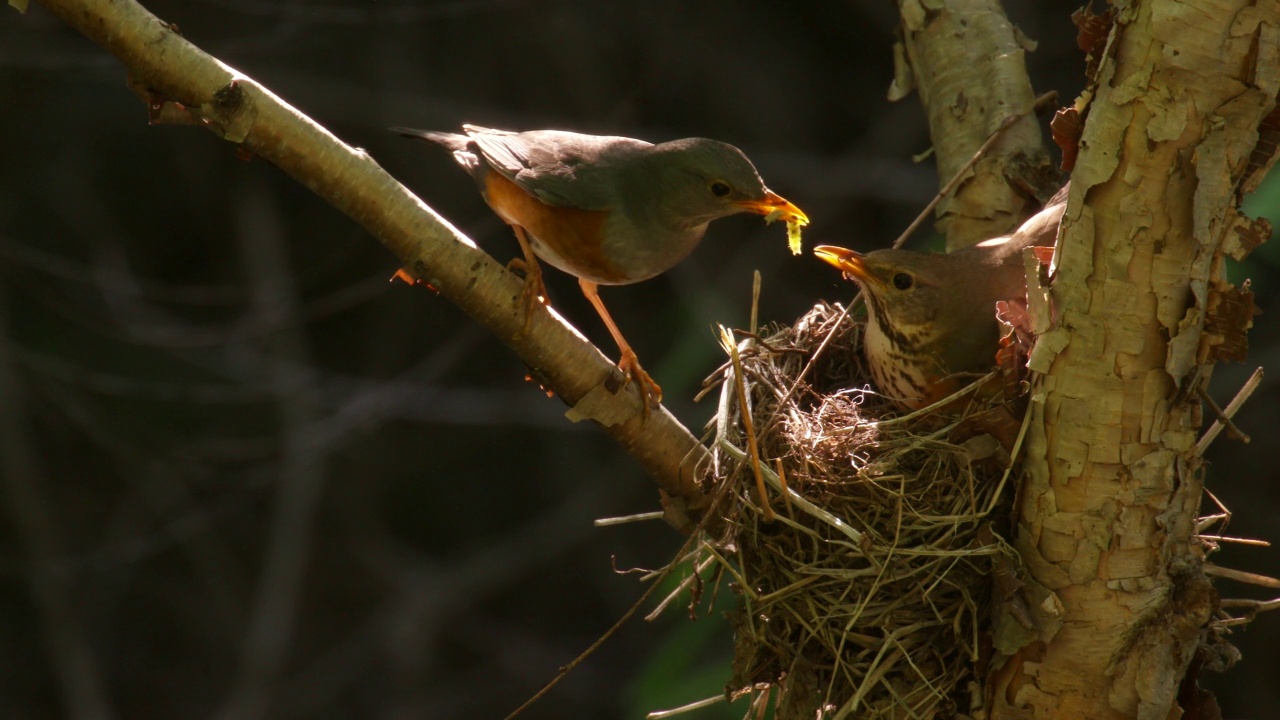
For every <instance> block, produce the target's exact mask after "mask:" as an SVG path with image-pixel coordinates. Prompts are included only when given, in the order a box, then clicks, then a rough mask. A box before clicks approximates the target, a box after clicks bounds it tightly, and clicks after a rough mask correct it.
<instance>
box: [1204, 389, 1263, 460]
mask: <svg viewBox="0 0 1280 720" xmlns="http://www.w3.org/2000/svg"><path fill="white" fill-rule="evenodd" d="M1261 384H1262V368H1258V369H1257V370H1254V371H1253V374H1252V375H1250V376H1249V379H1248V380H1246V381H1245V383H1244V385H1243V386H1241V388H1240V392H1238V393H1236V396H1235V397H1234V398H1232V399H1231V402H1229V403H1227V406H1226V407H1225V408H1223V409H1222V412H1221V413H1219V415H1218V419H1217V420H1214V421H1213V425H1211V426H1209V429H1208V430H1207V431H1205V434H1204V436H1203V437H1201V438H1200V442H1198V443H1196V452H1197V453H1198V454H1200V455H1204V452H1205V450H1208V449H1209V445H1210V444H1211V443H1212V442H1213V441H1214V439H1215V438H1217V437H1218V433H1221V432H1222V428H1223V427H1224V424H1223V422H1222V421H1223V420H1226V421H1227V422H1230V421H1231V418H1233V417H1235V415H1236V413H1237V412H1239V411H1240V407H1241V406H1242V405H1244V404H1245V402H1246V401H1247V400H1248V399H1249V396H1250V395H1252V394H1253V391H1254V390H1257V389H1258V386H1259V385H1261ZM1242 434H1243V433H1242Z"/></svg>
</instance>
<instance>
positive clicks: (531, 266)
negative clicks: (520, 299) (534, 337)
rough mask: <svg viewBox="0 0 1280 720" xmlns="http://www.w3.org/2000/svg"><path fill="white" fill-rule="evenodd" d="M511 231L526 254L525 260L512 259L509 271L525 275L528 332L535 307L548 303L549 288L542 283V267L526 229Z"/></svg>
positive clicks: (517, 226) (518, 227) (514, 227)
mask: <svg viewBox="0 0 1280 720" xmlns="http://www.w3.org/2000/svg"><path fill="white" fill-rule="evenodd" d="M511 229H512V230H514V231H515V233H516V240H518V241H520V250H521V252H523V253H524V259H523V260H521V259H520V258H512V259H511V261H510V262H508V263H507V269H508V270H519V271H521V272H523V273H524V293H523V295H524V330H525V331H527V330H528V329H529V321H530V320H531V319H532V318H533V308H534V305H535V304H536V303H542V304H544V305H545V304H546V303H547V286H546V285H544V284H543V282H542V266H540V265H539V264H538V256H537V255H534V254H533V246H532V245H530V244H529V237H528V236H527V235H525V232H524V228H522V227H520V226H519V225H512V226H511Z"/></svg>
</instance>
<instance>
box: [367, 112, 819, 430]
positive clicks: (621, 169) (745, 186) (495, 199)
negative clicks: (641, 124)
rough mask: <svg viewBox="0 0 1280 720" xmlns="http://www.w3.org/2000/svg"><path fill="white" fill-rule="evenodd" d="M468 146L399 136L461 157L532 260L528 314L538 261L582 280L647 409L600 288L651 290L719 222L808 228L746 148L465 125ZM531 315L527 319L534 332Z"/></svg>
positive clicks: (437, 136) (652, 389) (412, 133)
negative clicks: (763, 220) (740, 217)
mask: <svg viewBox="0 0 1280 720" xmlns="http://www.w3.org/2000/svg"><path fill="white" fill-rule="evenodd" d="M462 129H463V131H464V132H465V134H461V135H460V134H454V133H443V132H431V131H426V130H413V129H410V128H392V130H393V131H394V132H397V133H399V134H401V135H405V136H407V137H411V138H417V139H420V140H426V141H428V142H432V143H436V144H438V145H442V146H444V147H445V148H447V149H449V150H451V151H453V157H454V160H456V161H457V162H458V164H459V165H461V166H462V167H463V168H464V169H465V170H466V171H467V172H468V173H470V174H471V177H472V178H473V179H474V180H475V181H476V184H477V185H479V186H480V193H481V194H482V195H483V196H484V199H485V201H486V202H487V203H489V207H491V208H493V211H494V212H496V213H497V214H498V216H499V217H501V218H502V219H503V220H504V221H506V223H507V224H508V225H510V226H511V227H512V229H513V230H514V231H515V235H516V239H517V240H519V241H520V248H521V250H522V251H523V252H524V260H523V262H521V261H519V260H518V259H517V260H515V261H513V263H512V264H513V265H516V266H520V265H523V267H524V270H525V293H524V294H525V302H526V303H528V305H526V310H527V311H529V310H531V309H532V303H534V302H536V301H538V300H539V299H540V298H543V297H545V291H544V288H543V286H542V276H541V271H540V270H539V268H538V261H537V259H538V258H541V259H543V260H545V261H547V262H548V263H550V264H552V265H554V266H555V267H557V268H559V269H561V270H563V271H564V272H567V273H569V274H570V275H573V276H575V277H577V278H578V284H579V285H580V286H581V287H582V293H583V294H584V295H586V296H587V299H588V300H590V301H591V304H592V305H594V306H595V308H596V311H597V312H599V313H600V318H601V319H602V320H604V324H605V326H606V327H608V328H609V333H610V334H611V335H613V339H614V341H615V342H616V343H617V344H618V350H619V353H620V355H621V358H620V359H619V361H618V369H619V370H621V371H622V373H623V374H624V376H625V377H626V378H627V380H628V381H630V380H631V379H632V378H634V379H635V380H636V382H637V385H639V387H640V391H641V394H642V396H643V397H644V398H645V403H646V404H645V407H646V408H647V407H648V403H649V402H657V401H661V399H662V388H660V387H659V386H658V384H657V383H656V382H654V380H653V378H651V377H649V374H648V373H647V372H645V371H644V369H643V368H641V367H640V361H639V359H638V358H637V357H636V354H635V352H634V351H633V350H632V349H631V345H630V344H629V343H627V341H626V338H624V337H623V336H622V333H621V332H620V331H619V330H618V327H617V325H615V324H614V322H613V318H611V317H610V316H609V312H608V310H606V309H605V307H604V302H603V301H601V299H600V295H599V292H598V287H599V286H600V285H626V284H629V283H636V282H640V281H641V280H647V279H649V278H651V277H653V276H655V275H658V274H660V273H662V272H665V271H666V270H668V269H670V268H671V267H672V266H673V265H675V264H676V263H678V262H680V261H681V260H683V259H684V258H685V257H686V256H687V255H688V254H689V253H690V252H692V251H693V249H694V247H696V246H697V244H698V242H699V241H700V240H702V236H703V234H705V233H706V231H707V224H708V223H710V222H711V221H712V220H716V219H718V218H722V217H726V216H728V215H733V214H735V213H741V212H750V213H757V214H760V215H766V216H768V217H769V219H771V220H772V219H781V220H785V221H787V222H788V223H799V224H801V225H804V224H807V223H808V218H807V217H805V214H804V213H803V212H801V211H800V209H799V208H797V207H796V206H795V205H792V204H791V203H790V202H787V201H786V200H784V199H783V198H782V197H780V196H778V195H777V194H775V193H773V192H771V191H770V190H769V189H768V188H766V187H765V186H764V182H763V181H762V180H761V179H760V175H759V173H757V172H756V169H755V166H754V165H752V164H751V161H750V160H748V159H747V156H746V155H744V154H743V153H742V151H741V150H739V149H738V148H736V147H734V146H732V145H728V144H726V143H722V142H717V141H715V140H708V139H706V138H687V139H684V140H672V141H670V142H664V143H659V144H657V145H654V144H652V143H648V142H645V141H643V140H633V139H631V138H625V137H606V136H598V135H582V134H579V133H572V132H564V131H560V130H532V131H529V132H509V131H506V130H492V129H489V128H483V127H478V126H476V125H463V126H462ZM528 317H529V315H526V323H527V322H528Z"/></svg>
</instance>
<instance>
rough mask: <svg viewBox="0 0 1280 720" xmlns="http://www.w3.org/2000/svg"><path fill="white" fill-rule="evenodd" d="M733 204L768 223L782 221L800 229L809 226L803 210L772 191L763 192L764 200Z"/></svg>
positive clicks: (807, 217) (743, 201)
mask: <svg viewBox="0 0 1280 720" xmlns="http://www.w3.org/2000/svg"><path fill="white" fill-rule="evenodd" d="M734 204H735V205H737V206H738V207H740V208H742V209H743V210H746V211H747V212H753V213H755V214H757V215H764V216H765V219H766V220H768V221H770V222H772V221H774V220H782V221H783V222H785V223H788V224H791V223H794V224H796V225H800V226H801V227H803V226H805V225H808V224H809V216H808V215H805V214H804V211H803V210H801V209H800V208H798V207H796V206H795V205H792V204H791V202H790V201H789V200H787V199H786V198H784V197H782V196H781V195H779V194H777V193H775V192H773V191H772V190H765V191H764V198H763V199H761V200H742V201H740V202H736V203H734Z"/></svg>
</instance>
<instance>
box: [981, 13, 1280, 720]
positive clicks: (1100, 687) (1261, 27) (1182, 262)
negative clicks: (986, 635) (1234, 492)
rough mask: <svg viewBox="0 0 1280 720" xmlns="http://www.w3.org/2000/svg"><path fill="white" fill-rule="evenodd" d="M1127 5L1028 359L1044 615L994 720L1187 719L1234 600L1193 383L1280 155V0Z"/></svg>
mask: <svg viewBox="0 0 1280 720" xmlns="http://www.w3.org/2000/svg"><path fill="white" fill-rule="evenodd" d="M1113 11H1114V17H1115V18H1116V20H1115V22H1114V24H1113V26H1112V28H1111V31H1110V36H1109V38H1108V40H1107V47H1106V49H1105V51H1104V52H1103V57H1102V63H1101V66H1100V69H1099V72H1098V74H1097V77H1096V81H1097V82H1096V86H1095V87H1094V88H1093V89H1092V90H1091V91H1090V92H1092V93H1094V94H1093V96H1092V100H1091V102H1090V103H1089V107H1088V115H1087V118H1086V121H1085V126H1084V134H1083V137H1082V138H1081V142H1080V155H1079V159H1078V162H1077V164H1076V167H1075V170H1074V172H1073V175H1072V189H1071V196H1070V200H1069V204H1068V207H1067V211H1066V217H1065V219H1064V221H1063V230H1062V235H1061V236H1060V238H1059V245H1058V254H1057V258H1056V260H1055V266H1056V267H1055V273H1056V275H1055V276H1054V278H1053V282H1052V286H1051V289H1050V292H1049V299H1050V301H1051V307H1052V315H1051V316H1044V317H1042V318H1041V322H1043V323H1044V324H1045V326H1046V331H1045V332H1043V333H1042V334H1041V335H1040V337H1039V339H1038V342H1037V345H1036V347H1035V350H1034V352H1033V353H1032V357H1031V362H1030V365H1031V368H1032V369H1033V370H1034V371H1036V372H1037V373H1040V374H1039V375H1038V377H1036V379H1035V380H1034V383H1033V388H1032V404H1031V408H1032V409H1031V412H1032V418H1031V422H1030V426H1029V432H1028V437H1027V445H1026V453H1025V460H1024V468H1025V470H1026V473H1027V480H1026V482H1025V484H1024V486H1023V487H1022V488H1021V493H1020V501H1019V507H1018V515H1017V523H1018V525H1017V530H1016V538H1015V547H1016V549H1017V550H1018V552H1019V554H1020V555H1021V558H1022V561H1023V563H1024V564H1025V570H1026V572H1027V575H1028V578H1027V580H1028V584H1027V586H1026V587H1025V588H1024V590H1023V592H1022V598H1021V600H1022V601H1023V603H1024V607H1025V608H1026V609H1027V610H1028V611H1029V612H1030V614H1031V620H1032V621H1033V624H1034V628H1032V629H1031V630H1032V632H1031V633H1030V635H1029V636H1028V637H1026V638H1024V641H1023V642H1022V644H1021V646H1020V647H1018V648H1016V649H1013V648H1008V647H1006V648H1003V649H1004V650H1006V651H1007V652H1008V656H1007V657H1005V658H1004V664H1003V667H1002V668H1001V669H1000V670H999V671H998V672H997V673H996V674H994V675H993V677H992V678H990V683H989V688H990V689H991V690H992V692H991V693H990V694H989V696H988V700H989V702H990V703H991V716H992V717H993V718H1095V719H1099V720H1101V719H1107V718H1140V719H1142V720H1163V719H1164V718H1173V717H1178V716H1180V714H1181V713H1182V712H1183V710H1185V708H1179V707H1178V705H1177V700H1178V690H1179V686H1180V683H1181V681H1182V679H1183V676H1184V674H1185V672H1186V670H1187V667H1188V665H1189V663H1190V662H1191V661H1192V659H1193V657H1194V655H1195V653H1196V650H1197V648H1198V647H1199V644H1200V642H1201V639H1202V636H1203V634H1204V633H1205V632H1206V628H1207V626H1208V623H1209V621H1210V616H1211V613H1212V612H1213V611H1214V609H1215V608H1216V594H1215V592H1214V590H1213V588H1212V586H1211V585H1210V583H1209V581H1208V580H1207V579H1206V578H1205V576H1204V574H1203V573H1202V572H1201V570H1200V564H1201V558H1200V556H1199V555H1198V554H1197V552H1196V551H1195V549H1194V546H1193V544H1192V535H1193V534H1194V533H1195V530H1194V521H1195V518H1196V516H1197V514H1198V513H1197V511H1198V508H1199V503H1200V496H1201V479H1202V472H1201V465H1200V458H1199V456H1198V454H1197V452H1196V435H1197V431H1198V429H1199V428H1200V426H1201V410H1200V405H1199V401H1198V400H1197V397H1196V392H1195V388H1196V384H1197V383H1201V382H1205V381H1207V378H1208V374H1209V371H1210V369H1211V366H1212V363H1213V362H1214V360H1215V359H1216V358H1217V357H1219V356H1220V353H1221V350H1220V348H1221V347H1222V345H1221V337H1220V334H1219V333H1218V332H1217V331H1216V330H1215V331H1214V332H1206V325H1207V324H1208V325H1210V326H1216V325H1217V324H1220V323H1218V320H1220V318H1215V316H1214V313H1215V308H1217V307H1219V304H1218V303H1216V302H1215V299H1221V298H1222V297H1224V296H1229V295H1231V294H1232V293H1233V290H1232V289H1231V288H1230V286H1228V285H1227V284H1226V282H1225V279H1224V278H1223V277H1222V257H1223V253H1224V252H1227V253H1238V252H1239V251H1240V250H1241V248H1240V247H1239V245H1238V244H1237V242H1236V238H1237V237H1238V234H1237V232H1236V231H1237V230H1238V229H1240V228H1243V227H1247V226H1248V224H1249V222H1248V221H1247V220H1244V219H1242V218H1240V217H1239V216H1238V215H1237V213H1236V211H1235V206H1236V204H1237V202H1238V201H1239V198H1240V195H1241V193H1242V192H1246V191H1248V190H1250V189H1252V187H1254V186H1256V182H1257V181H1258V180H1259V179H1260V178H1261V176H1262V175H1263V174H1264V173H1265V171H1266V169H1267V168H1269V167H1270V165H1271V163H1272V162H1274V158H1273V157H1270V155H1269V153H1270V152H1273V151H1274V147H1273V146H1272V147H1271V148H1269V149H1266V151H1265V152H1264V153H1263V154H1262V155H1255V156H1254V157H1253V161H1252V163H1251V160H1250V158H1251V155H1253V154H1254V152H1255V149H1257V148H1259V146H1258V140H1259V135H1258V132H1257V128H1258V127H1259V124H1260V123H1261V122H1262V121H1263V119H1264V118H1265V117H1266V116H1267V115H1268V113H1270V112H1271V110H1272V109H1273V107H1274V106H1275V101H1276V96H1277V91H1278V90H1280V12H1278V10H1277V4H1276V3H1275V2H1263V3H1254V2H1249V1H1247V0H1191V1H1186V2H1172V1H1166V0H1147V1H1145V2H1129V3H1115V4H1114V6H1113ZM1238 324H1239V325H1240V327H1238V328H1234V330H1238V331H1239V333H1241V336H1242V334H1243V330H1244V327H1245V326H1247V322H1243V323H1238ZM1005 610H1008V608H1005ZM1004 620H1005V621H1008V622H1009V623H1012V622H1013V621H1012V620H1011V619H1010V613H1008V612H1006V614H1005V616H1004Z"/></svg>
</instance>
